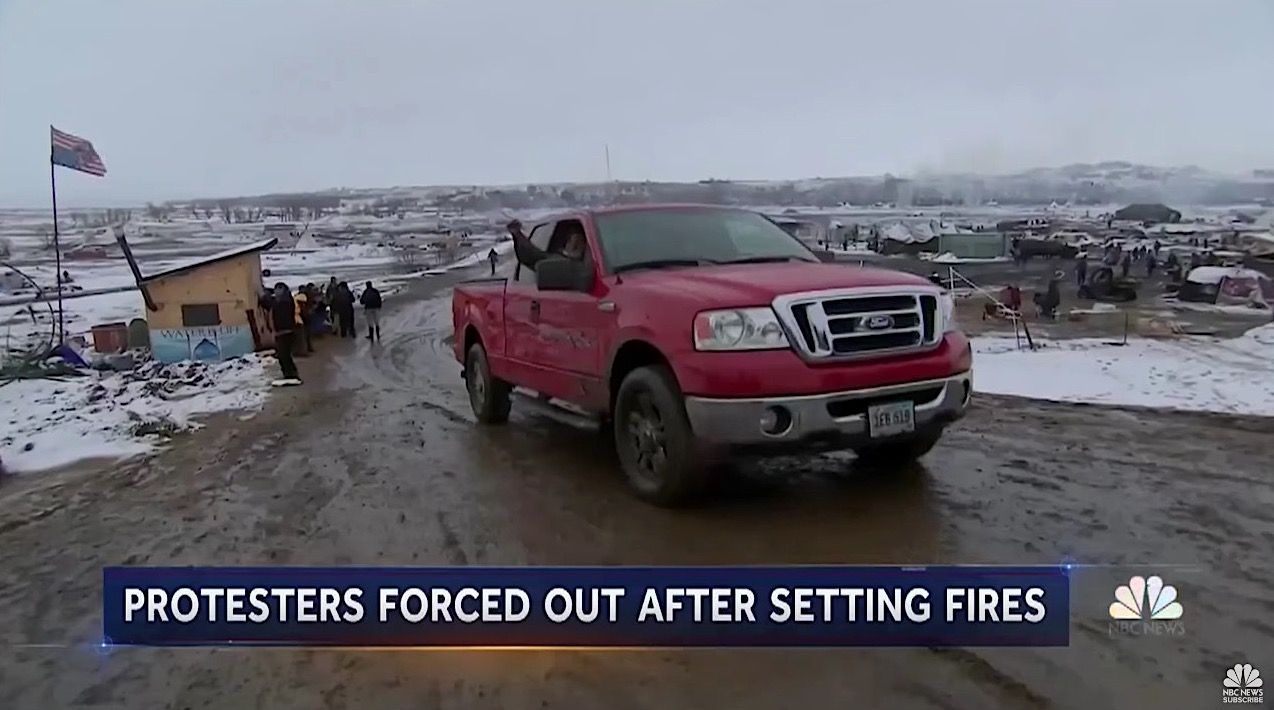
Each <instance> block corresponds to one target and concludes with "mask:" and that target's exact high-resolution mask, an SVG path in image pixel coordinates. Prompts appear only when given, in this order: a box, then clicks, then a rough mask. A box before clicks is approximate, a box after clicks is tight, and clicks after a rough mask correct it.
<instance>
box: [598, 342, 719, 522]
mask: <svg viewBox="0 0 1274 710" xmlns="http://www.w3.org/2000/svg"><path fill="white" fill-rule="evenodd" d="M612 422H613V424H612V429H613V430H614V432H615V450H616V452H617V453H618V454H619V465H620V467H621V468H622V469H623V471H624V476H625V478H627V480H628V485H629V487H630V488H632V490H633V492H634V493H636V494H637V496H638V497H639V498H641V499H643V500H646V501H648V502H651V503H654V504H656V505H662V506H677V505H684V504H686V503H689V502H692V501H693V500H695V499H696V498H697V497H698V496H699V495H701V494H702V493H703V490H704V488H705V487H706V485H705V484H706V479H707V474H706V471H705V470H704V468H703V467H702V466H699V465H698V460H697V457H696V456H695V441H694V432H692V431H691V429H690V420H689V419H688V418H687V417H686V409H685V406H684V405H683V404H682V399H681V389H680V388H679V387H678V386H677V380H676V378H674V377H673V374H672V372H671V371H669V369H668V368H667V367H666V366H663V365H649V366H646V367H639V368H637V369H635V370H633V371H632V372H630V373H628V375H626V376H625V377H624V380H623V382H622V383H620V385H619V392H618V393H617V394H616V395H615V411H614V416H613V417H612Z"/></svg>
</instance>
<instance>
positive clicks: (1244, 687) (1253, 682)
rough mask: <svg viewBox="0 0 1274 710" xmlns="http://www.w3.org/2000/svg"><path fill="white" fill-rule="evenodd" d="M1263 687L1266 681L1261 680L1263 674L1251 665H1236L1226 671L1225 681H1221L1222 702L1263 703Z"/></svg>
mask: <svg viewBox="0 0 1274 710" xmlns="http://www.w3.org/2000/svg"><path fill="white" fill-rule="evenodd" d="M1263 685H1265V681H1264V680H1263V679H1262V678H1261V672H1260V671H1258V670H1256V669H1255V668H1253V667H1252V664H1251V663H1235V664H1234V667H1233V668H1229V669H1227V670H1226V671H1225V680H1223V681H1221V686H1222V687H1221V702H1223V703H1263V702H1265V696H1264V693H1265V690H1264V689H1263V688H1262V687H1261V686H1263Z"/></svg>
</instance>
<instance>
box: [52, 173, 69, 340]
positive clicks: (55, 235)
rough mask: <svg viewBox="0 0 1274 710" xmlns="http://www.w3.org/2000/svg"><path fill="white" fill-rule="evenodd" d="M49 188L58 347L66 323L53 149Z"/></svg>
mask: <svg viewBox="0 0 1274 710" xmlns="http://www.w3.org/2000/svg"><path fill="white" fill-rule="evenodd" d="M49 186H50V188H51V189H52V192H53V252H54V260H55V262H56V264H57V285H58V345H61V344H62V343H64V342H65V341H66V321H65V320H64V318H63V314H62V242H61V240H60V238H59V237H58V179H57V165H56V164H55V163H54V162H53V149H52V148H50V149H49Z"/></svg>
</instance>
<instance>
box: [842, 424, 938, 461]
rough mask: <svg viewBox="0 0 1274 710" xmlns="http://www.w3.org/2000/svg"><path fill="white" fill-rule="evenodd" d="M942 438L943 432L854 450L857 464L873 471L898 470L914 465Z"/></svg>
mask: <svg viewBox="0 0 1274 710" xmlns="http://www.w3.org/2000/svg"><path fill="white" fill-rule="evenodd" d="M940 438H942V432H940V431H939V432H934V433H931V434H920V435H918V436H916V437H914V438H911V439H906V440H903V441H894V442H889V443H886V444H877V445H875V446H863V447H860V448H857V449H854V454H855V455H856V456H857V457H858V461H857V463H859V464H861V465H863V466H866V467H868V468H873V469H896V468H902V467H905V466H907V465H909V464H912V463H914V462H915V461H916V460H917V459H919V458H920V457H922V456H924V455H925V454H927V453H929V451H930V450H931V449H932V448H933V447H934V446H935V445H936V444H937V443H938V439H940Z"/></svg>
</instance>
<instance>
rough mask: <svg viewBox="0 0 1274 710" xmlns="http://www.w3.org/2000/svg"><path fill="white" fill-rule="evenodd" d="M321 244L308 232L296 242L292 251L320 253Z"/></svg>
mask: <svg viewBox="0 0 1274 710" xmlns="http://www.w3.org/2000/svg"><path fill="white" fill-rule="evenodd" d="M318 248H319V243H318V240H317V239H315V238H314V235H313V234H311V233H309V232H306V233H305V234H302V235H301V237H300V238H299V239H297V240H296V244H295V245H294V246H293V247H292V251H318Z"/></svg>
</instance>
